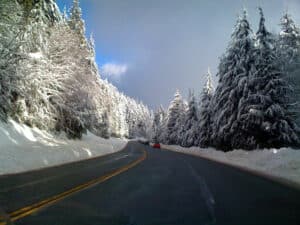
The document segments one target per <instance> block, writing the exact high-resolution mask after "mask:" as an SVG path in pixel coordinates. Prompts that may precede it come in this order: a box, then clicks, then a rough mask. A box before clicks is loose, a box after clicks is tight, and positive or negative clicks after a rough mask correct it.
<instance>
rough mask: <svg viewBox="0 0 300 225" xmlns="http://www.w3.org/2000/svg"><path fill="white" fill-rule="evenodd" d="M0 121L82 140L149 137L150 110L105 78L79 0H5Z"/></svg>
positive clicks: (1, 4)
mask: <svg viewBox="0 0 300 225" xmlns="http://www.w3.org/2000/svg"><path fill="white" fill-rule="evenodd" d="M0 118H1V120H3V121H6V120H7V119H8V118H12V119H14V120H16V121H18V122H20V123H24V124H27V125H29V126H35V127H38V128H40V129H45V130H49V131H52V132H60V131H63V132H66V133H67V135H68V136H69V137H70V138H80V137H81V136H82V134H83V133H85V132H86V131H87V130H90V131H91V132H93V133H95V134H97V135H99V136H102V137H105V138H108V137H110V136H114V137H135V136H147V135H148V134H149V132H150V130H149V127H151V123H152V118H151V112H150V111H149V110H148V108H147V107H146V106H145V105H143V104H142V103H139V102H136V101H135V100H133V99H131V98H129V97H127V96H125V95H124V94H122V93H120V92H119V91H118V90H117V89H116V88H115V87H114V86H113V85H111V84H110V83H108V82H107V81H104V80H102V79H100V75H99V71H98V68H97V65H96V63H95V48H94V41H93V39H92V38H91V39H90V40H87V39H86V37H85V24H84V21H83V19H82V17H81V9H80V6H79V2H78V0H74V3H73V6H72V8H71V9H70V13H67V12H64V13H63V14H62V13H60V11H59V9H58V7H57V5H56V3H55V1H54V0H26V1H23V0H1V1H0Z"/></svg>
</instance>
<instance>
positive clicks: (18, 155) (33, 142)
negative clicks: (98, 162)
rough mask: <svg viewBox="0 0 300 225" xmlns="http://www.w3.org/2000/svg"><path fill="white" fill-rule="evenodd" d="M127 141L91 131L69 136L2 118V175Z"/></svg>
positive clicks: (85, 156)
mask: <svg viewBox="0 0 300 225" xmlns="http://www.w3.org/2000/svg"><path fill="white" fill-rule="evenodd" d="M126 144H127V141H126V140H121V139H115V138H111V139H103V138H100V137H97V136H95V135H93V134H92V133H88V134H87V135H85V136H83V138H82V140H68V139H67V138H66V137H64V136H63V135H61V136H59V137H57V136H54V135H52V134H49V133H47V132H45V131H41V130H39V129H37V128H30V127H28V126H26V125H21V124H18V123H16V122H15V121H12V120H10V121H8V123H7V124H4V123H1V122H0V175H3V174H10V173H19V172H24V171H28V170H35V169H39V168H43V167H49V166H55V165H60V164H64V163H68V162H74V161H78V160H83V159H88V158H92V157H97V156H102V155H105V154H109V153H113V152H117V151H120V150H121V149H122V148H124V147H125V145H126Z"/></svg>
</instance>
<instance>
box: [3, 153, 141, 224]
mask: <svg viewBox="0 0 300 225" xmlns="http://www.w3.org/2000/svg"><path fill="white" fill-rule="evenodd" d="M146 158H147V152H146V151H145V150H143V155H142V156H141V157H140V158H138V159H137V160H136V161H134V162H132V163H130V164H128V165H126V166H124V167H122V168H119V169H117V170H115V171H113V172H111V173H108V174H106V175H104V176H102V177H99V178H96V179H94V180H91V181H89V182H87V183H85V184H82V185H79V186H77V187H74V188H72V189H70V190H68V191H65V192H63V193H61V194H58V195H55V196H53V197H50V198H47V199H45V200H43V201H40V202H38V203H35V204H32V205H29V206H26V207H23V208H21V209H18V210H16V211H14V212H11V213H9V216H10V219H11V221H13V222H14V221H16V220H19V219H21V218H23V217H26V216H28V215H30V214H32V213H34V212H37V211H38V210H40V209H41V208H44V207H47V206H49V205H52V204H54V203H56V202H59V201H61V200H63V199H65V198H66V197H69V196H70V195H73V194H75V193H78V192H80V191H82V190H84V189H87V188H89V187H91V186H93V185H96V184H100V183H103V182H105V181H107V180H109V179H110V178H112V177H115V176H117V175H119V174H121V173H123V172H125V171H127V170H129V169H131V168H133V167H134V166H136V165H137V164H139V163H141V162H142V161H144V160H145V159H146ZM1 219H2V218H1V217H0V220H1ZM5 224H6V223H2V222H0V225H5Z"/></svg>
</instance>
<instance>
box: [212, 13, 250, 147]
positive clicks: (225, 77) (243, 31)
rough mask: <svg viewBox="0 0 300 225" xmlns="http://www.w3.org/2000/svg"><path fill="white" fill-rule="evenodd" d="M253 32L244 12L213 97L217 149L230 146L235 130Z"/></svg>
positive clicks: (223, 58) (213, 136) (247, 68)
mask: <svg viewBox="0 0 300 225" xmlns="http://www.w3.org/2000/svg"><path fill="white" fill-rule="evenodd" d="M252 52H253V35H252V30H251V28H250V24H249V22H248V20H247V13H246V11H244V13H243V15H242V17H240V18H239V19H238V21H237V24H236V26H235V30H234V32H233V34H232V37H231V42H230V45H229V47H228V48H227V52H226V53H225V55H224V56H223V57H222V59H221V62H220V65H219V71H218V74H217V75H218V76H219V84H218V87H217V89H216V91H215V95H214V97H213V100H212V101H213V106H212V107H213V108H212V111H213V119H212V121H213V126H212V141H213V145H214V146H216V147H217V148H221V149H224V150H228V149H232V148H233V146H232V143H231V141H232V138H233V135H234V134H235V133H236V132H237V126H238V124H237V120H238V111H239V102H240V99H241V98H242V96H243V92H244V88H245V85H246V82H247V78H248V76H249V71H250V66H251V60H252Z"/></svg>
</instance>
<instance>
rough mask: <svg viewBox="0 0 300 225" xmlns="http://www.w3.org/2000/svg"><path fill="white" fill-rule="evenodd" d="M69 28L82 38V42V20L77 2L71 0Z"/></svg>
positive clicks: (83, 25) (83, 35)
mask: <svg viewBox="0 0 300 225" xmlns="http://www.w3.org/2000/svg"><path fill="white" fill-rule="evenodd" d="M69 26H70V28H71V29H72V30H74V31H75V32H76V33H77V34H78V35H79V37H81V38H82V41H84V40H85V24H84V21H83V19H82V13H81V8H80V6H79V0H73V6H72V7H71V10H70V18H69Z"/></svg>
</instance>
